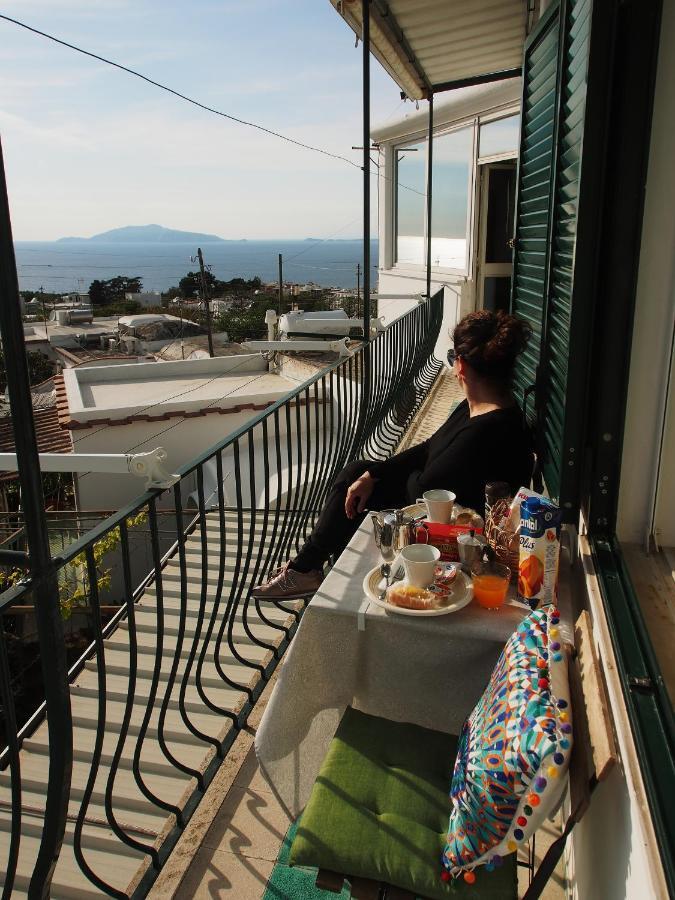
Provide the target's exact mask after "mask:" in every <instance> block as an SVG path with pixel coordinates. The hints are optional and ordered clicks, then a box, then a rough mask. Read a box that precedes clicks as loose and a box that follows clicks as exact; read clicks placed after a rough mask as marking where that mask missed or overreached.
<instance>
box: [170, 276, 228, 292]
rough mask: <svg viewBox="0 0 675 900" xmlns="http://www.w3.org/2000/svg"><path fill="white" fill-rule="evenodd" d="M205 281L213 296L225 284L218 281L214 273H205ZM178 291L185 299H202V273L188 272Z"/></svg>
mask: <svg viewBox="0 0 675 900" xmlns="http://www.w3.org/2000/svg"><path fill="white" fill-rule="evenodd" d="M204 280H205V281H206V284H207V287H208V289H209V291H210V293H211V296H213V295H214V294H216V293H218V292H219V290H220V289H221V287H222V284H223V282H222V281H218V279H217V278H216V276H215V275H214V274H213V273H212V272H208V271H206V272H204ZM178 289H179V290H180V293H181V294H182V296H183V297H186V298H187V297H200V296H201V293H202V276H201V273H200V272H188V273H187V275H185V277H184V278H181V280H180V281H179V282H178Z"/></svg>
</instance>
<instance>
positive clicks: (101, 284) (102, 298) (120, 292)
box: [89, 275, 143, 306]
mask: <svg viewBox="0 0 675 900" xmlns="http://www.w3.org/2000/svg"><path fill="white" fill-rule="evenodd" d="M142 290H143V279H142V278H141V276H140V275H133V276H129V275H115V277H114V278H108V279H107V280H105V281H101V280H100V279H98V278H96V279H95V280H94V281H92V283H91V284H90V285H89V299H90V300H91V303H92V306H111V305H112V304H113V303H120V302H121V301H123V300H124V295H125V294H126V293H131V294H138V293H140V292H141V291H142Z"/></svg>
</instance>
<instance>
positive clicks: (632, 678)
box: [628, 675, 654, 694]
mask: <svg viewBox="0 0 675 900" xmlns="http://www.w3.org/2000/svg"><path fill="white" fill-rule="evenodd" d="M628 684H629V686H630V687H631V689H633V690H636V691H639V692H640V693H641V694H651V693H653V692H654V685H653V683H652V680H651V678H644V677H642V676H638V675H629V676H628Z"/></svg>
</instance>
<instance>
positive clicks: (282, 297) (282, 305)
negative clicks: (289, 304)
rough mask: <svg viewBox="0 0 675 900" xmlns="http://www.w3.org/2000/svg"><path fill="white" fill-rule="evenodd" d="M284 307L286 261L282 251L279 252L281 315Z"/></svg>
mask: <svg viewBox="0 0 675 900" xmlns="http://www.w3.org/2000/svg"><path fill="white" fill-rule="evenodd" d="M283 307H284V261H283V256H282V255H281V253H280V254H279V315H281V314H282V312H283V311H284V310H283Z"/></svg>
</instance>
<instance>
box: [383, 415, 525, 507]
mask: <svg viewBox="0 0 675 900" xmlns="http://www.w3.org/2000/svg"><path fill="white" fill-rule="evenodd" d="M532 466H533V455H532V443H531V440H530V437H529V435H528V432H527V429H526V428H525V424H524V422H523V417H522V414H521V412H520V409H519V408H518V407H517V406H511V407H509V408H508V409H496V410H493V411H492V412H488V413H483V414H482V415H479V416H474V417H473V418H471V417H470V416H469V404H468V403H467V401H466V400H463V401H462V402H461V403H460V404H459V406H458V407H457V408H456V409H455V411H454V412H453V413H452V414H451V415H450V417H449V418H448V420H447V422H446V423H445V424H444V425H442V426H441V427H440V428H439V429H438V431H437V432H436V434H435V435H434V436H433V437H431V438H429V440H427V441H424V442H423V443H422V444H418V445H417V446H416V447H411V448H410V449H409V450H404V451H403V453H398V454H397V455H396V456H392V457H391V458H390V459H387V460H385V461H384V462H377V463H374V464H373V465H372V466H370V467H369V472H370V474H371V475H372V476H373V478H378V479H383V480H385V481H387V482H389V483H392V482H395V481H398V480H402V481H405V486H406V494H407V500H408V502H410V503H414V502H415V500H416V499H417V498H418V497H421V496H422V494H423V493H424V491H429V490H433V489H434V488H444V489H445V490H448V491H453V492H454V493H455V494H456V495H457V502H458V503H460V504H461V505H462V506H469V507H471V508H472V509H475V510H477V511H478V512H480V513H482V510H483V508H484V506H485V485H486V483H487V482H489V481H506V482H508V483H509V484H510V485H511V490H512V491H513V493H514V494H515V492H516V491H517V490H518V488H519V487H520V486H521V485H529V484H530V479H531V477H532Z"/></svg>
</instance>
